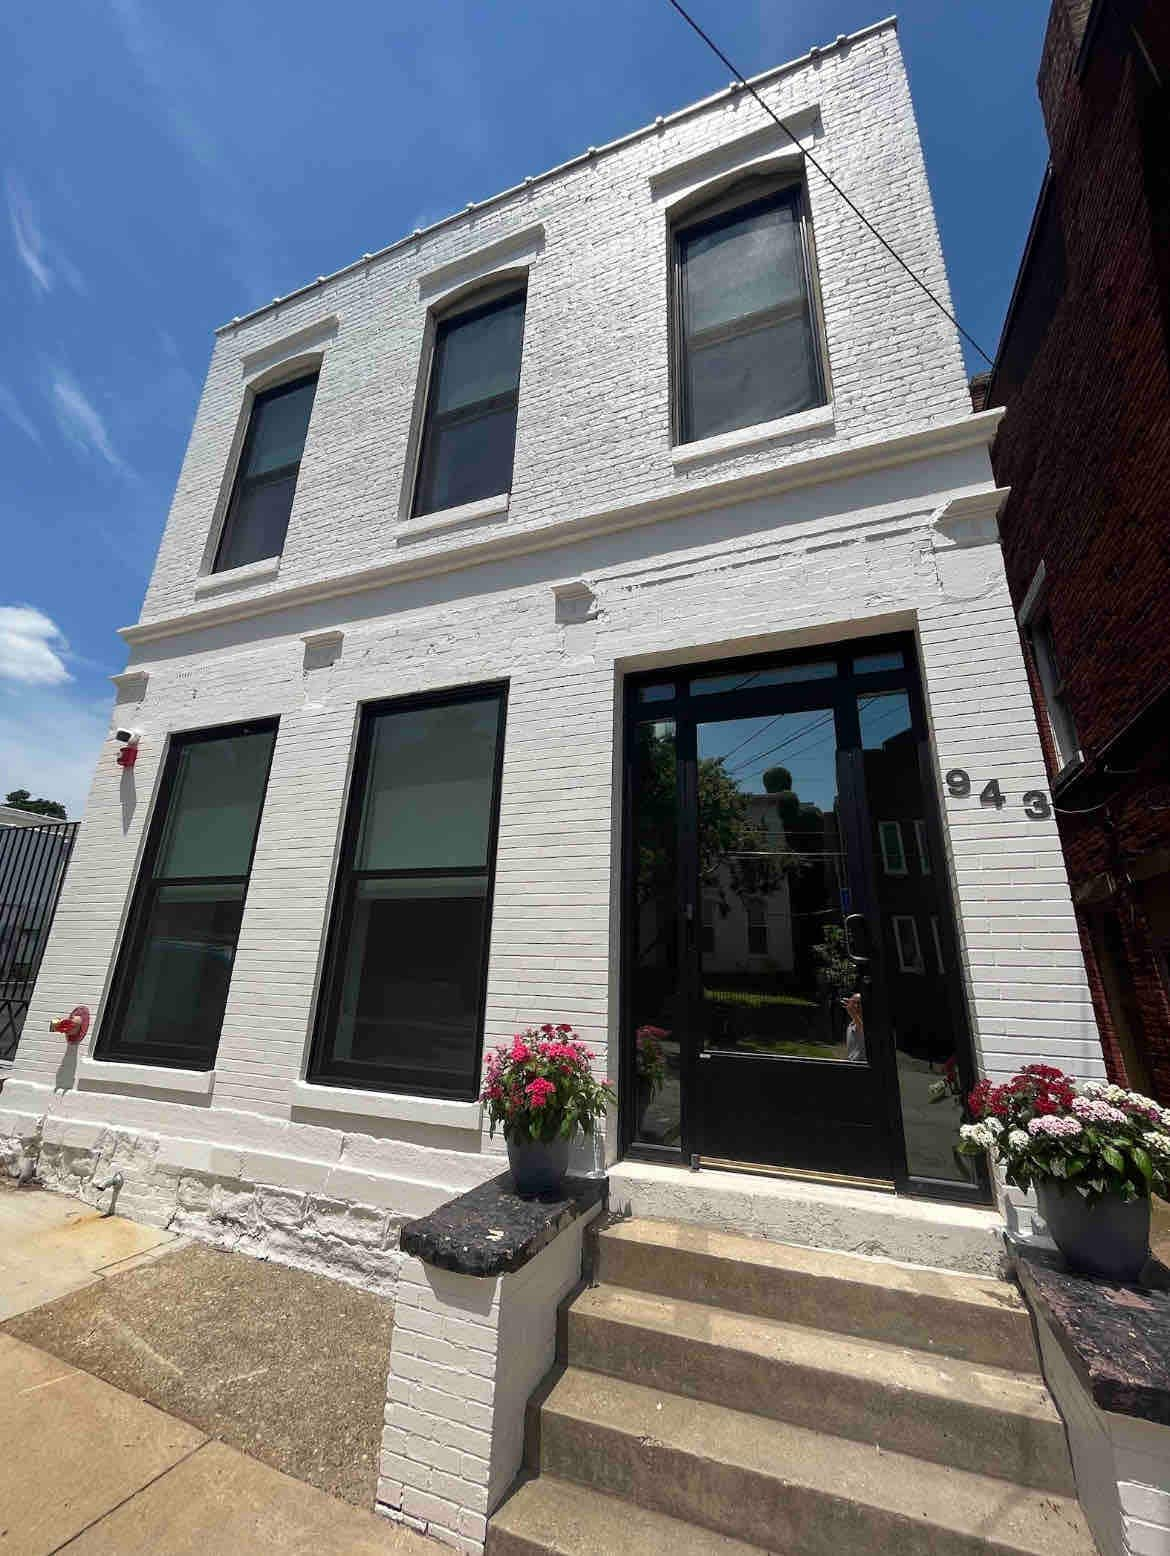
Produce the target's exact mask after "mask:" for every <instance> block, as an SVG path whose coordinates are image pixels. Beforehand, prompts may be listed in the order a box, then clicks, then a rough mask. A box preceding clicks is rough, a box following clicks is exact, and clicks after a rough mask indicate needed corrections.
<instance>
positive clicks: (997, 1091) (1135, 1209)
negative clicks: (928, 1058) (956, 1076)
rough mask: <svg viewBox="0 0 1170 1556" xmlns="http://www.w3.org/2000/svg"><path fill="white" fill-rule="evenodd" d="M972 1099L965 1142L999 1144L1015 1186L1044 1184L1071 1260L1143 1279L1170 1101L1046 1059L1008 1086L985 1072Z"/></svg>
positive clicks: (1168, 1172)
mask: <svg viewBox="0 0 1170 1556" xmlns="http://www.w3.org/2000/svg"><path fill="white" fill-rule="evenodd" d="M968 1100H969V1105H970V1109H971V1113H972V1115H973V1116H974V1118H975V1120H976V1122H975V1123H972V1124H963V1125H962V1126H961V1127H960V1130H959V1135H960V1140H959V1149H960V1151H962V1152H964V1153H965V1154H968V1155H974V1154H976V1153H977V1152H979V1151H988V1152H990V1153H991V1155H992V1157H993V1158H994V1159H995V1160H997V1161H998V1162H1000V1164H1001V1165H1002V1166H1003V1169H1004V1175H1005V1177H1006V1178H1007V1181H1008V1182H1009V1183H1011V1184H1013V1185H1014V1186H1015V1187H1016V1188H1020V1189H1024V1190H1025V1191H1026V1190H1027V1189H1029V1188H1030V1187H1031V1186H1032V1185H1033V1184H1035V1186H1036V1197H1037V1200H1038V1202H1039V1205H1040V1213H1041V1215H1042V1216H1043V1217H1044V1219H1045V1221H1046V1222H1047V1224H1048V1230H1049V1232H1050V1233H1051V1234H1052V1239H1053V1241H1054V1242H1055V1244H1056V1246H1057V1247H1058V1248H1059V1249H1060V1251H1061V1253H1062V1254H1063V1255H1064V1257H1065V1259H1066V1260H1067V1261H1068V1264H1069V1265H1070V1267H1071V1268H1073V1269H1076V1270H1080V1271H1082V1272H1084V1273H1085V1274H1088V1275H1101V1276H1105V1277H1107V1278H1109V1279H1112V1280H1136V1279H1137V1278H1138V1276H1139V1275H1140V1274H1141V1270H1142V1266H1143V1265H1144V1264H1145V1262H1146V1259H1147V1258H1148V1256H1149V1243H1150V1195H1151V1193H1156V1194H1165V1193H1166V1190H1167V1185H1168V1183H1170V1109H1166V1108H1162V1107H1160V1106H1159V1105H1158V1103H1156V1102H1155V1101H1153V1099H1152V1098H1150V1097H1143V1096H1140V1095H1139V1094H1138V1093H1137V1092H1134V1091H1126V1090H1125V1089H1124V1088H1123V1087H1121V1086H1111V1085H1107V1084H1106V1083H1105V1082H1104V1081H1081V1082H1075V1081H1073V1079H1072V1078H1071V1077H1070V1076H1068V1075H1065V1074H1064V1072H1063V1071H1062V1070H1058V1069H1055V1068H1054V1067H1053V1066H1052V1065H1047V1064H1027V1065H1025V1066H1024V1068H1023V1069H1022V1070H1021V1071H1020V1072H1019V1074H1018V1075H1014V1076H1013V1077H1012V1079H1011V1080H1010V1081H1005V1082H1004V1083H1003V1084H1002V1085H999V1086H995V1085H993V1084H992V1083H991V1082H990V1081H987V1080H984V1081H980V1082H979V1084H978V1086H976V1087H975V1089H974V1091H973V1092H972V1093H971V1095H970V1098H969V1099H968Z"/></svg>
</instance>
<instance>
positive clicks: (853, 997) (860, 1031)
mask: <svg viewBox="0 0 1170 1556" xmlns="http://www.w3.org/2000/svg"><path fill="white" fill-rule="evenodd" d="M841 1004H842V1005H843V1006H844V1007H845V1014H846V1015H847V1016H848V1017H849V1025H848V1026H847V1027H846V1029H845V1057H846V1059H848V1060H849V1062H850V1064H864V1063H865V1062H866V1054H865V1018H864V1017H863V1015H862V1012H861V995H860V994H850V995H848V996H847V997H846V998H845V999H843V1000H842V1001H841Z"/></svg>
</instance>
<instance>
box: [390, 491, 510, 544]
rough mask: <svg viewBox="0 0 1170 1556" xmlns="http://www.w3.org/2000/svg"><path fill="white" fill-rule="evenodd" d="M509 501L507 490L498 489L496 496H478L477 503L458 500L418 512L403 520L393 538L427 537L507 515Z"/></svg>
mask: <svg viewBox="0 0 1170 1556" xmlns="http://www.w3.org/2000/svg"><path fill="white" fill-rule="evenodd" d="M511 500H512V495H511V493H510V492H501V493H500V495H499V496H498V497H481V498H480V499H479V501H478V502H465V503H461V504H460V505H459V507H457V508H439V509H437V510H436V511H435V512H434V513H423V514H420V515H419V517H418V518H417V519H403V520H402V522H401V523H400V524H399V526H398V533H397V535H396V536H395V540H396V541H397V543H398V544H399V545H401V544H402V543H403V541H411V540H426V539H428V538H429V537H430V536H431V535H438V534H441V533H442V532H443V531H444V530H449V529H462V528H464V527H465V526H467V525H471V524H488V523H490V522H491V520H492V519H503V518H506V517H507V514H508V505H509V503H510V502H511Z"/></svg>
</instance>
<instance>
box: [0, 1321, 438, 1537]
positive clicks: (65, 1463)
mask: <svg viewBox="0 0 1170 1556" xmlns="http://www.w3.org/2000/svg"><path fill="white" fill-rule="evenodd" d="M0 1399H3V1400H4V1401H5V1413H4V1414H5V1421H4V1425H5V1443H4V1451H3V1453H2V1454H0V1552H3V1556H49V1553H50V1552H53V1551H63V1550H64V1551H68V1552H69V1553H70V1556H98V1553H99V1552H100V1553H102V1556H187V1553H190V1556H207V1553H208V1552H216V1553H218V1552H225V1553H229V1552H230V1553H234V1552H245V1551H247V1552H251V1551H274V1552H297V1553H303V1556H310V1553H312V1556H382V1553H385V1552H398V1553H410V1552H413V1553H415V1556H432V1553H433V1552H434V1550H435V1547H434V1545H433V1544H432V1543H431V1542H430V1541H429V1540H424V1539H423V1538H422V1537H421V1536H419V1535H416V1534H413V1533H411V1532H410V1531H409V1530H407V1529H402V1528H399V1527H397V1526H396V1525H393V1524H389V1523H387V1522H386V1521H385V1520H384V1519H382V1518H379V1517H377V1515H376V1514H374V1513H365V1512H362V1511H360V1510H359V1509H358V1508H355V1507H350V1506H349V1504H348V1503H346V1502H339V1501H338V1500H337V1499H336V1498H334V1497H330V1496H327V1495H326V1494H325V1493H324V1492H323V1491H318V1490H316V1488H315V1487H313V1486H306V1485H304V1484H303V1483H302V1482H301V1481H297V1480H292V1479H291V1478H290V1477H289V1476H287V1475H282V1474H281V1473H280V1472H279V1471H278V1470H273V1469H269V1467H268V1466H267V1465H265V1464H260V1463H259V1462H258V1461H257V1460H255V1459H250V1458H248V1456H247V1455H246V1454H242V1453H239V1452H237V1451H236V1449H234V1448H229V1447H228V1446H227V1445H226V1444H225V1443H220V1442H215V1441H213V1440H211V1439H209V1438H208V1437H206V1436H205V1435H204V1434H203V1433H202V1432H200V1431H198V1430H197V1429H196V1428H195V1427H193V1426H188V1425H187V1424H186V1423H185V1422H183V1421H178V1420H176V1419H175V1418H174V1417H173V1416H168V1415H164V1414H163V1412H162V1411H161V1410H156V1409H155V1408H154V1406H153V1405H148V1404H145V1403H144V1402H143V1401H142V1400H140V1399H135V1398H133V1396H132V1395H130V1394H126V1393H124V1392H123V1391H122V1390H121V1389H116V1388H113V1387H111V1385H110V1384H108V1383H103V1382H102V1380H101V1379H100V1378H94V1377H91V1376H90V1374H89V1373H86V1372H78V1371H75V1370H74V1369H72V1368H69V1367H66V1366H64V1365H63V1364H62V1363H61V1362H59V1361H57V1359H56V1358H55V1357H53V1356H49V1355H47V1354H46V1353H45V1352H44V1351H39V1350H37V1349H36V1348H35V1346H31V1345H25V1344H24V1343H23V1342H22V1341H20V1340H14V1339H12V1338H11V1336H9V1335H0Z"/></svg>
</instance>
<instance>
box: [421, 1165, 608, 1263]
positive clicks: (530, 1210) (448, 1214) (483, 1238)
mask: <svg viewBox="0 0 1170 1556" xmlns="http://www.w3.org/2000/svg"><path fill="white" fill-rule="evenodd" d="M607 1195H608V1179H606V1178H568V1179H566V1181H565V1193H564V1194H563V1195H560V1196H555V1197H554V1196H541V1197H540V1198H538V1199H531V1198H524V1197H522V1196H521V1195H519V1194H517V1193H516V1191H515V1189H514V1188H513V1187H512V1175H511V1173H509V1172H504V1173H501V1174H500V1175H499V1176H498V1177H496V1178H491V1179H489V1181H488V1182H487V1183H482V1184H480V1185H479V1187H478V1188H474V1189H470V1190H469V1191H468V1192H467V1193H466V1194H460V1195H459V1196H458V1198H457V1199H452V1200H448V1202H447V1203H446V1204H445V1205H441V1206H440V1207H439V1209H438V1210H435V1211H433V1212H432V1213H431V1214H430V1215H429V1216H422V1217H420V1218H419V1219H418V1220H417V1221H408V1222H407V1224H406V1225H405V1226H404V1227H403V1228H402V1232H401V1235H400V1239H399V1246H400V1247H401V1249H402V1251H403V1253H407V1254H413V1255H414V1256H415V1257H416V1258H418V1259H421V1260H422V1261H423V1263H424V1264H430V1265H434V1266H435V1267H437V1268H438V1269H441V1270H452V1271H454V1272H455V1273H456V1274H458V1275H477V1276H494V1275H509V1274H511V1273H512V1272H513V1271H515V1270H519V1269H521V1268H522V1267H523V1266H524V1265H526V1264H527V1263H528V1262H529V1260H530V1259H533V1258H535V1256H536V1255H537V1254H538V1253H539V1252H540V1251H541V1249H542V1248H545V1247H547V1246H548V1244H549V1243H551V1242H552V1240H553V1238H554V1237H556V1236H557V1235H558V1233H560V1232H563V1231H564V1230H565V1228H566V1227H568V1226H571V1225H572V1224H573V1222H574V1221H576V1220H578V1219H579V1218H580V1217H581V1216H583V1215H585V1214H586V1213H587V1212H588V1211H590V1210H592V1209H593V1208H594V1206H595V1205H602V1204H604V1203H605V1201H606V1198H607Z"/></svg>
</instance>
